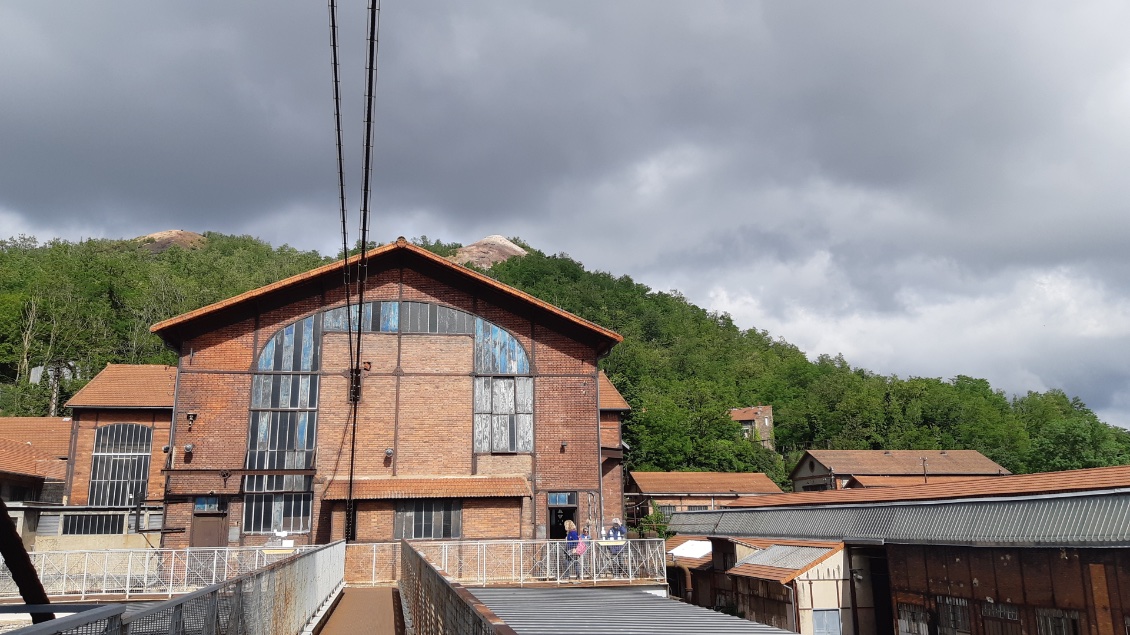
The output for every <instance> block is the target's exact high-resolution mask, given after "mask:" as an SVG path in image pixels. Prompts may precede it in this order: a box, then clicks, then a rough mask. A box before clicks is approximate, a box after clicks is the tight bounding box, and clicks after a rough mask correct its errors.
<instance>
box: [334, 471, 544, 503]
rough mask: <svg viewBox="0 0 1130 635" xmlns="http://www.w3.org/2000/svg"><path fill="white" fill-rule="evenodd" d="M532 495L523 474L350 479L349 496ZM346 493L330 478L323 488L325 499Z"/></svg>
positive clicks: (345, 484) (345, 483)
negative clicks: (328, 483) (350, 492)
mask: <svg viewBox="0 0 1130 635" xmlns="http://www.w3.org/2000/svg"><path fill="white" fill-rule="evenodd" d="M532 495H533V494H532V492H531V491H530V482H529V481H528V480H526V478H525V477H523V476H435V477H415V476H393V477H390V478H374V479H356V480H354V481H353V497H354V498H358V499H365V500H378V499H396V498H512V497H516V496H532ZM348 496H349V482H348V481H333V482H331V483H330V485H329V487H328V488H326V495H325V498H326V500H345V499H346V498H347V497H348Z"/></svg>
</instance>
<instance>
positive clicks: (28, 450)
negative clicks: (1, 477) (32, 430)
mask: <svg viewBox="0 0 1130 635" xmlns="http://www.w3.org/2000/svg"><path fill="white" fill-rule="evenodd" d="M0 472H7V473H8V474H22V475H24V476H35V477H39V478H57V479H62V478H66V476H67V462H66V461H60V460H59V458H58V457H56V456H54V455H52V454H49V453H47V452H43V451H41V450H37V449H35V448H34V447H32V445H31V444H30V443H27V442H24V441H13V440H11V439H0Z"/></svg>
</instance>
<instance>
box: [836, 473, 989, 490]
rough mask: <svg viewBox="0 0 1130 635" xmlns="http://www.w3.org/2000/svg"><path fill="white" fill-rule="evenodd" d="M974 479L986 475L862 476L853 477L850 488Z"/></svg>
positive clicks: (899, 485)
mask: <svg viewBox="0 0 1130 635" xmlns="http://www.w3.org/2000/svg"><path fill="white" fill-rule="evenodd" d="M974 478H985V475H983V474H966V475H964V476H962V475H957V476H937V475H934V474H931V475H930V476H929V477H927V478H923V476H922V475H921V474H918V475H916V476H870V475H866V474H860V475H857V476H852V477H851V480H852V482H853V483H854V485H850V487H902V486H904V485H925V484H927V483H955V482H957V481H968V480H970V479H974Z"/></svg>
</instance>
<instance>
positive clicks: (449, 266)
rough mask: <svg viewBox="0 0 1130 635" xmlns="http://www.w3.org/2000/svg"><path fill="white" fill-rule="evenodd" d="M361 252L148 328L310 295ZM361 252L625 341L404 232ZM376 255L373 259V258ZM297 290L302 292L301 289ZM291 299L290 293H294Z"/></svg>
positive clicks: (175, 331) (175, 327) (188, 323)
mask: <svg viewBox="0 0 1130 635" xmlns="http://www.w3.org/2000/svg"><path fill="white" fill-rule="evenodd" d="M361 257H362V254H357V255H354V256H350V257H349V258H348V259H347V260H339V261H337V262H332V263H330V264H328V265H323V266H321V267H318V268H316V269H312V270H310V271H307V272H305V273H300V274H298V275H296V276H291V277H289V278H286V279H284V280H279V281H278V282H275V283H272V284H269V285H266V286H263V287H259V288H258V289H252V290H251V291H247V292H246V293H241V294H239V295H237V296H235V297H232V298H228V299H226V300H221V301H220V302H216V303H214V304H209V305H208V306H205V307H201V308H199V309H196V310H194V311H189V312H188V313H184V314H182V315H178V316H176V317H174V318H170V319H168V320H165V321H163V322H158V323H157V324H154V325H153V326H152V327H150V329H149V330H150V331H152V332H153V333H156V334H157V335H159V336H161V338H162V339H164V340H165V341H168V342H173V343H175V342H178V341H183V339H185V337H186V335H190V334H191V333H194V332H197V330H198V329H199V328H200V327H198V326H194V325H193V324H194V323H196V322H200V321H202V320H204V319H205V318H208V319H211V320H216V319H221V320H222V319H223V318H218V317H217V316H218V315H220V314H223V313H225V312H230V311H231V310H232V309H235V308H238V307H240V306H252V307H253V306H256V305H257V304H269V299H270V298H272V297H275V296H281V295H286V294H287V293H295V292H296V291H295V290H296V289H300V288H302V287H304V286H306V285H313V286H311V288H310V290H309V293H307V295H313V294H315V293H318V292H320V289H321V287H320V286H319V285H318V283H317V281H318V280H319V279H325V280H333V281H335V283H338V284H339V283H340V279H341V273H340V272H341V270H342V269H343V268H344V267H345V266H353V265H355V264H356V263H357V262H358V261H359V260H360V259H361ZM364 257H365V258H366V259H368V260H369V268H370V275H372V271H373V267H374V266H376V265H379V264H384V262H388V263H390V266H401V265H402V264H403V263H404V262H405V260H406V259H410V260H414V261H415V262H416V263H420V264H423V265H424V266H426V267H428V268H430V270H432V271H439V272H443V273H444V274H445V275H446V276H449V277H452V278H454V279H457V280H459V281H461V282H463V283H464V284H466V283H470V284H473V285H476V286H478V287H479V288H481V289H484V290H486V291H489V292H491V293H494V294H495V295H496V296H500V297H505V298H509V299H511V300H516V301H519V302H521V303H522V304H524V305H527V306H532V307H534V308H536V309H538V310H540V311H542V314H543V315H548V316H551V317H552V318H554V319H556V320H557V321H558V323H560V324H566V325H571V326H572V327H574V328H579V329H580V330H581V331H582V332H585V333H588V334H589V335H590V336H591V337H593V338H595V339H596V340H598V341H599V342H600V343H601V344H602V345H603V348H604V350H608V349H610V348H612V346H614V345H615V344H616V343H618V342H621V341H623V339H624V338H623V337H622V336H620V335H619V334H618V333H615V332H613V331H610V330H608V329H606V328H604V327H602V326H599V325H597V324H594V323H592V322H589V321H588V320H585V319H583V318H580V317H577V316H576V315H573V314H572V313H569V312H568V311H565V310H562V309H559V308H557V307H555V306H553V305H552V304H550V303H548V302H545V301H544V300H539V299H538V298H535V297H534V296H532V295H530V294H528V293H525V292H524V291H519V290H518V289H515V288H514V287H511V286H509V285H505V284H503V283H501V282H499V281H497V280H495V279H493V278H491V277H489V276H485V275H483V274H481V273H478V272H476V271H473V270H471V269H468V268H467V267H464V266H462V265H457V264H454V263H452V262H450V261H448V260H447V259H446V258H442V257H440V256H437V255H435V254H433V253H432V252H430V251H428V250H426V249H423V248H421V247H417V246H416V245H413V244H411V243H409V242H408V241H406V240H405V239H404V237H403V236H401V237H400V238H397V239H396V242H393V243H389V244H387V245H382V246H380V247H377V248H376V249H371V250H369V251H368V252H366V253H365V254H364ZM374 261H376V262H374ZM300 293H305V292H301V291H300ZM292 300H293V298H292Z"/></svg>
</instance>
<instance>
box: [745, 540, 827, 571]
mask: <svg viewBox="0 0 1130 635" xmlns="http://www.w3.org/2000/svg"><path fill="white" fill-rule="evenodd" d="M829 551H831V549H820V548H817V547H794V546H791V545H773V546H772V547H769V548H768V549H762V550H760V551H755V552H753V553H751V554H749V555H748V556H746V557H744V558H742V559H741V560H739V561H738V564H759V565H764V566H766V567H778V568H781V569H803V568H804V567H807V566H808V565H809V563H811V562H812V561H813V560H816V559H817V558H820V557H822V556H824V554H826V553H828V552H829Z"/></svg>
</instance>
